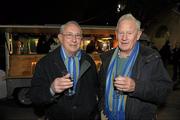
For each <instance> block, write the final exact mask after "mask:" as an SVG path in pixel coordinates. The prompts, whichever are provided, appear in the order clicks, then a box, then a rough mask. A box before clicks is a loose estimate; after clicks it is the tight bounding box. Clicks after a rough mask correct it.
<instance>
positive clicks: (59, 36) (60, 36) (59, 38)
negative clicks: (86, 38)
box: [58, 33, 63, 43]
mask: <svg viewBox="0 0 180 120" xmlns="http://www.w3.org/2000/svg"><path fill="white" fill-rule="evenodd" d="M62 37H63V36H62V34H60V33H59V34H58V40H59V42H60V43H62Z"/></svg>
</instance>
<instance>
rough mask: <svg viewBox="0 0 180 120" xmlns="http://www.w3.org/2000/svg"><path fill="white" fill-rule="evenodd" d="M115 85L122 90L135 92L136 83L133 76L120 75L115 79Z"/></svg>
mask: <svg viewBox="0 0 180 120" xmlns="http://www.w3.org/2000/svg"><path fill="white" fill-rule="evenodd" d="M114 86H115V87H116V88H117V89H118V90H120V91H124V92H133V91H134V90H135V86H136V85H135V82H134V80H133V79H132V78H130V77H122V76H118V77H116V78H115V80H114Z"/></svg>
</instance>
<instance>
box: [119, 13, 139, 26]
mask: <svg viewBox="0 0 180 120" xmlns="http://www.w3.org/2000/svg"><path fill="white" fill-rule="evenodd" d="M123 20H132V21H134V22H135V23H136V27H137V30H140V29H141V22H140V21H139V20H137V19H136V18H135V17H134V16H133V15H132V14H130V13H128V14H125V15H123V16H121V17H120V18H119V20H118V23H117V26H116V30H118V27H119V24H120V23H121V22H122V21H123Z"/></svg>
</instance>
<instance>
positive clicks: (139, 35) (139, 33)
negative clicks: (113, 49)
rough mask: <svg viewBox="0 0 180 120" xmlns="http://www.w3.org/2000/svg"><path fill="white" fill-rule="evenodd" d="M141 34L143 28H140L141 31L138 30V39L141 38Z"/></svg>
mask: <svg viewBox="0 0 180 120" xmlns="http://www.w3.org/2000/svg"><path fill="white" fill-rule="evenodd" d="M141 34H142V31H141V30H139V31H138V34H137V40H139V39H140V37H141Z"/></svg>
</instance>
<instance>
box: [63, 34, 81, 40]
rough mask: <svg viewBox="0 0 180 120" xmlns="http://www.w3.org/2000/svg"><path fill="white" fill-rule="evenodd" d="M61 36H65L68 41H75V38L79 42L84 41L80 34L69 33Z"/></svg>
mask: <svg viewBox="0 0 180 120" xmlns="http://www.w3.org/2000/svg"><path fill="white" fill-rule="evenodd" d="M61 34H62V35H63V36H65V37H66V38H67V39H73V37H74V38H76V39H78V40H80V39H82V34H79V33H77V34H73V33H70V32H69V33H61Z"/></svg>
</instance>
